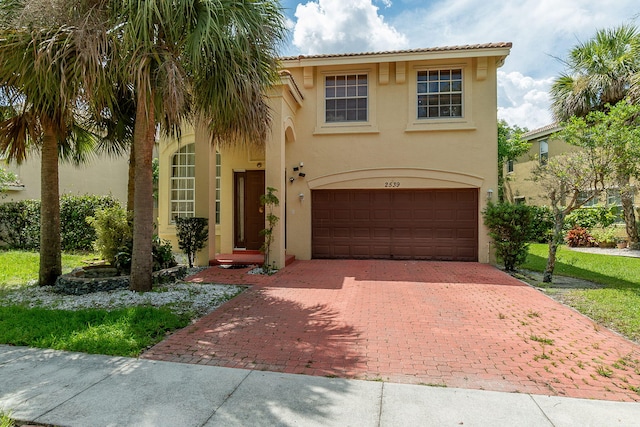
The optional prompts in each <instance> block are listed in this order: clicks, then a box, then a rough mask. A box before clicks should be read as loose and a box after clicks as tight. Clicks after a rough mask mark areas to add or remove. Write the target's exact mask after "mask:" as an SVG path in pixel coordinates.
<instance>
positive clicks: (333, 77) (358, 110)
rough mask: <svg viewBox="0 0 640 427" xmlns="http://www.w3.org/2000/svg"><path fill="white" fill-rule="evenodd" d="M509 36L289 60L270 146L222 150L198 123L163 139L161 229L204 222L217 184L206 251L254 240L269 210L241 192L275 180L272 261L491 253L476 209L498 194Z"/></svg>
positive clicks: (485, 256) (273, 102) (275, 95)
mask: <svg viewBox="0 0 640 427" xmlns="http://www.w3.org/2000/svg"><path fill="white" fill-rule="evenodd" d="M510 48H511V44H510V43H495V44H486V45H475V46H454V47H444V48H433V49H417V50H411V51H398V52H382V53H362V54H342V55H317V56H304V57H303V56H301V57H295V58H283V59H282V62H281V63H282V72H281V83H280V84H279V85H278V86H277V87H275V88H274V89H273V90H272V91H271V92H270V93H269V94H268V95H269V100H270V106H271V108H272V113H273V126H272V132H271V135H270V138H269V140H268V141H267V143H266V146H265V148H264V150H246V149H235V150H231V149H221V150H219V151H220V155H219V156H218V157H217V156H216V150H215V147H212V146H211V144H210V137H209V136H208V134H207V132H206V129H203V128H197V127H196V129H195V130H193V131H189V132H185V134H184V135H183V136H182V138H181V140H180V141H179V142H178V141H172V140H163V141H161V144H160V177H161V179H160V186H159V194H160V196H159V215H158V217H159V232H160V235H161V237H164V238H169V239H172V240H174V241H175V226H174V225H173V224H172V216H175V215H183V216H190V215H196V216H205V217H208V218H209V219H210V223H211V222H212V221H211V219H212V218H215V217H216V194H217V196H218V197H217V200H218V202H219V203H218V209H219V212H218V213H219V220H220V221H219V225H218V226H217V227H215V230H213V229H211V230H210V239H209V240H210V244H209V246H208V249H207V251H205V252H204V254H203V256H202V257H201V259H200V263H201V264H203V263H206V262H207V261H208V260H211V259H213V257H214V256H215V254H216V253H229V252H231V251H232V250H234V249H238V248H239V247H240V248H246V249H250V247H251V248H253V247H254V246H255V244H256V243H255V242H252V237H251V236H250V234H252V233H255V230H254V229H255V228H256V227H255V224H254V225H252V224H251V221H252V219H251V217H252V216H255V214H256V213H258V214H264V212H260V210H261V208H260V207H259V206H257V205H255V204H254V202H252V201H251V200H245V198H246V197H247V195H248V194H251V192H255V191H256V190H255V188H254V187H255V186H257V187H258V189H259V193H260V194H263V193H264V192H265V188H266V187H274V188H276V189H277V190H278V191H277V195H278V197H279V198H280V201H281V203H280V206H279V207H277V208H276V209H275V211H274V213H275V214H276V215H277V216H278V217H279V218H280V221H279V223H278V225H277V226H276V229H275V239H274V243H273V245H272V251H271V252H272V259H273V260H274V261H275V263H276V266H277V267H282V266H283V264H284V258H285V252H286V253H287V254H292V255H295V256H296V258H298V259H311V258H387V259H444V260H447V259H453V260H468V261H480V262H489V261H490V259H491V256H490V244H489V238H488V236H487V230H486V229H485V227H484V225H483V224H482V217H481V214H480V212H481V211H482V209H483V208H484V207H485V206H486V203H487V200H488V194H489V193H490V192H491V193H493V194H497V170H496V164H497V125H496V121H497V117H496V111H497V83H496V72H497V68H498V67H500V66H501V65H502V63H503V62H504V60H505V58H506V56H507V55H508V54H509V50H510ZM337 87H340V88H339V89H337ZM343 90H344V92H342V91H343ZM429 91H431V92H429ZM437 103H440V104H439V105H437ZM445 114H446V115H447V116H446V117H444V116H445ZM428 115H435V117H424V116H428ZM438 116H440V117H438ZM343 117H345V118H348V119H347V120H344V121H342V118H343ZM190 144H193V146H192V148H186V147H188V146H189V145H190ZM190 152H192V153H193V155H191V154H189V153H190ZM182 160H185V161H187V162H189V161H190V162H192V163H193V164H194V168H193V170H192V169H191V167H190V166H188V165H181V164H180V162H181V161H182ZM216 160H218V161H219V165H218V167H217V168H216ZM182 175H190V176H188V177H186V176H183V177H181V176H182ZM261 179H263V180H264V181H260V180H261ZM191 185H193V188H191ZM216 185H217V186H218V192H216ZM260 186H261V187H260ZM251 197H254V196H251ZM251 197H249V198H251ZM494 197H495V196H494ZM181 207H182V208H185V209H184V212H182V211H181V209H182V208H181ZM210 228H212V227H210ZM260 228H264V219H262V224H260ZM243 233H244V234H243ZM239 245H240V246H239Z"/></svg>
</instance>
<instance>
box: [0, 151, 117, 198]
mask: <svg viewBox="0 0 640 427" xmlns="http://www.w3.org/2000/svg"><path fill="white" fill-rule="evenodd" d="M2 167H4V168H5V169H6V170H9V171H11V172H13V173H15V174H16V175H17V176H18V180H19V185H12V186H10V187H9V190H8V191H7V193H5V195H6V197H5V198H3V199H0V203H3V202H9V201H18V200H27V199H40V193H41V183H40V158H39V156H38V155H37V154H36V155H34V156H33V157H30V158H29V159H28V160H27V161H26V162H24V163H22V164H21V165H17V164H15V163H9V164H6V163H4V162H3V166H2ZM128 173H129V172H128V158H127V157H126V156H124V157H117V158H112V157H107V156H98V157H96V158H94V159H92V160H90V161H89V162H87V163H86V164H83V165H80V166H74V165H72V164H68V163H61V164H60V178H59V179H60V194H61V195H63V194H71V195H85V194H96V195H109V194H111V195H112V196H114V197H115V198H117V199H118V200H120V201H121V203H122V204H123V206H124V205H125V204H126V202H127V179H128Z"/></svg>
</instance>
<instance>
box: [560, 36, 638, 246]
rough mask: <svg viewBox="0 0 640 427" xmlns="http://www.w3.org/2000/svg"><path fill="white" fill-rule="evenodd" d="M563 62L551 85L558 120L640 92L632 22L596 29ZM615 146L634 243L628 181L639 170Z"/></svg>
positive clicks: (617, 173) (617, 177) (604, 108)
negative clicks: (563, 71) (564, 69)
mask: <svg viewBox="0 0 640 427" xmlns="http://www.w3.org/2000/svg"><path fill="white" fill-rule="evenodd" d="M567 67H568V71H567V73H564V74H561V75H560V76H559V77H558V78H557V79H556V80H555V81H554V83H553V85H552V87H551V99H552V107H551V108H552V111H553V114H554V116H555V118H556V120H558V121H566V120H568V119H569V118H570V117H571V116H578V117H584V116H586V115H587V114H588V113H589V112H590V111H608V109H609V108H610V107H612V106H614V105H615V104H617V103H618V102H620V101H622V100H623V99H625V98H627V97H628V96H630V95H631V96H635V94H636V93H637V94H640V89H639V86H638V84H640V77H638V75H639V72H640V33H639V32H638V30H637V28H636V27H634V26H631V25H621V26H619V27H617V28H613V29H605V30H600V31H598V32H597V33H596V35H595V36H594V37H593V38H592V39H590V40H589V41H587V42H585V43H581V44H579V45H577V46H576V47H574V48H573V50H572V51H571V53H570V54H569V59H568V61H567ZM636 99H637V97H636ZM617 150H622V152H621V153H620V152H619V153H618V155H617V156H615V157H614V158H613V159H614V160H613V169H614V179H615V181H616V183H617V185H618V189H619V190H620V198H621V202H622V210H623V213H624V219H625V224H626V231H627V236H628V238H629V242H630V244H632V245H637V244H638V241H639V237H638V231H637V228H636V219H635V212H634V206H633V196H634V193H635V191H634V189H633V187H632V186H631V184H630V180H631V177H633V176H639V175H640V169H639V165H638V164H637V162H636V161H635V159H631V157H632V156H630V155H628V153H627V152H626V151H625V148H624V147H622V146H620V145H618V146H617Z"/></svg>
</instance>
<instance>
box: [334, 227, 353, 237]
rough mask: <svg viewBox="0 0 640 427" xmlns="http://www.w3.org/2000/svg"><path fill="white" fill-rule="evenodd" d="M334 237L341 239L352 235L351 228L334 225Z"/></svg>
mask: <svg viewBox="0 0 640 427" xmlns="http://www.w3.org/2000/svg"><path fill="white" fill-rule="evenodd" d="M331 235H332V237H333V238H336V239H340V238H346V239H348V238H349V237H351V229H350V228H347V227H334V228H333V233H331Z"/></svg>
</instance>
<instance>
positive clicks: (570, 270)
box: [522, 243, 640, 342]
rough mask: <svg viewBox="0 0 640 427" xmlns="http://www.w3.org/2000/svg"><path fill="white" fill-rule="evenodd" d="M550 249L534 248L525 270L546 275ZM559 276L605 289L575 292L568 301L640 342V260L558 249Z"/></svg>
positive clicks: (530, 250) (595, 318)
mask: <svg viewBox="0 0 640 427" xmlns="http://www.w3.org/2000/svg"><path fill="white" fill-rule="evenodd" d="M547 256H548V246H547V245H545V244H535V243H534V244H531V246H530V247H529V256H528V258H527V261H526V263H525V264H523V265H522V268H524V269H527V270H533V271H540V272H542V271H544V268H545V266H546V262H547ZM554 274H555V275H560V276H569V277H575V278H578V279H583V280H588V281H590V282H594V283H599V284H601V285H603V287H602V288H600V289H588V288H585V289H573V290H570V291H568V292H567V293H566V295H565V297H564V300H565V302H567V303H568V304H569V305H571V306H572V307H574V308H576V309H577V310H578V311H580V312H581V313H584V314H585V315H587V316H589V317H590V318H592V319H593V320H595V321H596V322H598V323H601V324H603V325H606V326H608V327H610V328H611V329H613V330H615V331H618V332H619V333H621V334H622V335H624V336H626V337H627V338H629V339H631V340H634V341H636V342H639V341H640V310H639V309H638V308H639V307H640V259H638V258H632V257H623V256H612V255H603V254H592V253H584V252H576V251H572V250H571V249H569V248H566V247H564V246H562V247H560V248H559V249H558V254H557V260H556V268H555V270H554Z"/></svg>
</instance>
